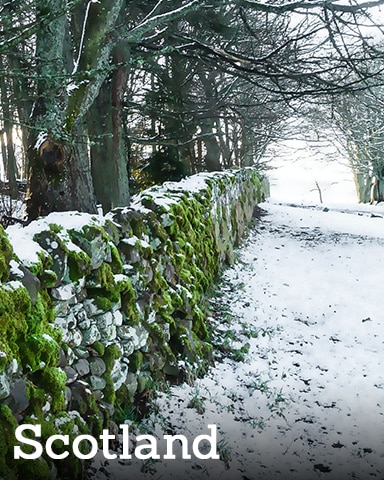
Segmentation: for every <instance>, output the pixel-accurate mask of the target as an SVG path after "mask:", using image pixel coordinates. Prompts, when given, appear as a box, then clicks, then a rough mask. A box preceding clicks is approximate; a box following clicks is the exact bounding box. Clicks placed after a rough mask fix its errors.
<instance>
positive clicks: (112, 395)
mask: <svg viewBox="0 0 384 480" xmlns="http://www.w3.org/2000/svg"><path fill="white" fill-rule="evenodd" d="M103 378H104V380H105V382H106V386H105V387H104V389H103V394H104V401H105V402H107V403H110V404H112V405H113V404H114V403H115V401H116V392H115V386H114V384H113V380H112V377H111V374H110V373H104V375H103Z"/></svg>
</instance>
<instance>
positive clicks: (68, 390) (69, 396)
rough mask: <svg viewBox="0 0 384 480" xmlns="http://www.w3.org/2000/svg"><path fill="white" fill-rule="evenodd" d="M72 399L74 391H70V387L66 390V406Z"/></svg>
mask: <svg viewBox="0 0 384 480" xmlns="http://www.w3.org/2000/svg"><path fill="white" fill-rule="evenodd" d="M71 399H72V390H71V389H70V387H69V386H66V387H65V390H64V400H65V405H69V402H70V401H71Z"/></svg>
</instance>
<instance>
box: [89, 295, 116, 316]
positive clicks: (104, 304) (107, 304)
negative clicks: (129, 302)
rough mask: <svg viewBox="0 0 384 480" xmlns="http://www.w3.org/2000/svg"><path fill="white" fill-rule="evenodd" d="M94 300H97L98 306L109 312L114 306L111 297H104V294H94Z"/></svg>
mask: <svg viewBox="0 0 384 480" xmlns="http://www.w3.org/2000/svg"><path fill="white" fill-rule="evenodd" d="M92 298H93V300H94V302H95V305H96V307H97V308H100V310H104V311H105V312H107V311H108V310H110V309H111V308H112V302H111V300H110V299H109V298H107V297H103V296H102V295H94V296H93V297H92Z"/></svg>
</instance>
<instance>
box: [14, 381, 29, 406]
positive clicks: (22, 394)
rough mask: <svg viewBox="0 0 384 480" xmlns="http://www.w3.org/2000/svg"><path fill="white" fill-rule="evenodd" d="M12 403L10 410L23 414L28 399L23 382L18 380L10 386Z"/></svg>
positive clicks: (27, 404)
mask: <svg viewBox="0 0 384 480" xmlns="http://www.w3.org/2000/svg"><path fill="white" fill-rule="evenodd" d="M11 395H12V403H11V409H12V412H14V413H21V412H24V411H25V410H26V409H27V408H28V407H29V398H28V393H27V386H26V383H25V380H24V379H23V378H20V379H19V380H16V381H15V383H14V384H13V386H12V392H11Z"/></svg>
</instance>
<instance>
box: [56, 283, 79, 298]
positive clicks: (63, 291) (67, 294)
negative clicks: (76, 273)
mask: <svg viewBox="0 0 384 480" xmlns="http://www.w3.org/2000/svg"><path fill="white" fill-rule="evenodd" d="M51 295H52V297H53V298H54V299H55V300H60V301H68V302H69V303H71V302H72V301H73V300H75V299H76V287H75V285H74V284H73V283H68V284H66V285H61V286H60V287H56V288H52V290H51Z"/></svg>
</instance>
